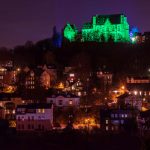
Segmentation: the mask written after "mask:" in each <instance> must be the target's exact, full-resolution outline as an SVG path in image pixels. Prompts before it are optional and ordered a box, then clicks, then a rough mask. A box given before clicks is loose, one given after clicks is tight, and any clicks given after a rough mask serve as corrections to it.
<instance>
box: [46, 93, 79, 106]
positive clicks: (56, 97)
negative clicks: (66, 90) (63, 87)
mask: <svg viewBox="0 0 150 150" xmlns="http://www.w3.org/2000/svg"><path fill="white" fill-rule="evenodd" d="M47 103H52V104H54V106H56V107H78V106H79V103H80V98H79V97H78V96H76V95H73V94H53V95H50V96H48V97H47Z"/></svg>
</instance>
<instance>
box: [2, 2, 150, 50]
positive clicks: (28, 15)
mask: <svg viewBox="0 0 150 150" xmlns="http://www.w3.org/2000/svg"><path fill="white" fill-rule="evenodd" d="M111 13H124V14H126V15H127V17H128V22H129V23H130V24H131V25H132V26H133V25H134V26H137V27H138V28H139V29H140V31H142V32H144V31H148V30H150V0H0V47H1V46H6V47H10V48H12V47H14V46H15V45H19V44H24V43H25V42H26V41H27V40H31V41H33V42H36V41H38V40H41V39H44V38H48V37H50V36H51V33H52V27H53V26H54V25H56V26H57V28H58V29H59V30H60V29H61V28H62V27H63V26H64V24H65V23H66V22H70V23H74V24H76V25H77V27H81V25H82V24H83V23H84V22H87V21H90V19H91V17H92V15H95V14H111Z"/></svg>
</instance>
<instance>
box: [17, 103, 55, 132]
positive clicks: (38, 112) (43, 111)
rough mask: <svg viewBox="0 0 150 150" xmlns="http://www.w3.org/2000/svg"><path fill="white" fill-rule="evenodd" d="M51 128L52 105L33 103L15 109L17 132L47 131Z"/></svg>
mask: <svg viewBox="0 0 150 150" xmlns="http://www.w3.org/2000/svg"><path fill="white" fill-rule="evenodd" d="M52 127H53V105H52V104H44V103H42V104H41V103H38V104H37V103H34V104H27V105H18V106H17V108H16V130H17V131H36V130H39V131H49V130H51V129H52Z"/></svg>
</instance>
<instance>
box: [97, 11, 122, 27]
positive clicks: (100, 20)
mask: <svg viewBox="0 0 150 150" xmlns="http://www.w3.org/2000/svg"><path fill="white" fill-rule="evenodd" d="M121 15H122V14H114V15H96V24H98V25H104V24H105V22H106V20H107V19H109V21H110V22H111V24H120V23H121Z"/></svg>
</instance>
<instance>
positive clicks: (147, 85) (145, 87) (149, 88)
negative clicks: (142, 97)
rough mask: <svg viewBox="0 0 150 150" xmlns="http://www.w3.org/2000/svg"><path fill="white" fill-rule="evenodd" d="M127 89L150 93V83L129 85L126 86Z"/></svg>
mask: <svg viewBox="0 0 150 150" xmlns="http://www.w3.org/2000/svg"><path fill="white" fill-rule="evenodd" d="M127 89H128V90H129V91H130V90H139V91H140V90H141V91H150V83H130V84H127Z"/></svg>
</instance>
